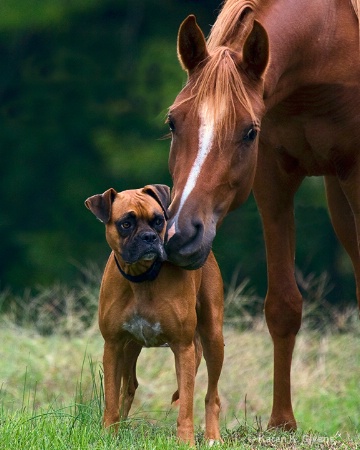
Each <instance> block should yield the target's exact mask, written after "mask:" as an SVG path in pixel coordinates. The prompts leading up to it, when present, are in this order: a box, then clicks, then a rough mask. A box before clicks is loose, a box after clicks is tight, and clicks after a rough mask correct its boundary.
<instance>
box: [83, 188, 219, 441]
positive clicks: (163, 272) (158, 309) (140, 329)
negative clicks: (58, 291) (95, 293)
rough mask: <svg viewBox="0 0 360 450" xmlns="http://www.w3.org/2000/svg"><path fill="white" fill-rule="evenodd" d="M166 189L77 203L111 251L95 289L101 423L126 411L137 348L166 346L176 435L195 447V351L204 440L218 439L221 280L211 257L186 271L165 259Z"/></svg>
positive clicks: (133, 385) (113, 420)
mask: <svg viewBox="0 0 360 450" xmlns="http://www.w3.org/2000/svg"><path fill="white" fill-rule="evenodd" d="M169 203H170V189H169V187H168V186H164V185H148V186H145V187H144V188H142V189H135V190H129V191H123V192H120V193H117V192H116V191H115V190H114V189H109V190H107V191H106V192H104V193H103V194H99V195H94V196H92V197H90V198H88V199H87V200H86V201H85V205H86V206H87V208H89V209H90V211H91V212H93V213H94V214H95V216H96V217H97V218H98V219H100V220H101V221H102V222H103V223H104V224H105V226H106V240H107V242H108V244H109V245H110V247H111V249H112V253H111V254H110V257H109V260H108V262H107V265H106V268H105V272H104V275H103V279H102V283H101V288H100V301H99V325H100V330H101V333H102V335H103V338H104V340H105V345H104V356H103V364H104V385H105V412H104V425H105V426H106V427H109V426H111V425H114V426H115V429H117V424H118V422H119V420H121V419H124V418H126V417H127V416H128V413H129V410H130V407H131V404H132V401H133V399H134V395H135V391H136V388H137V387H138V382H137V379H136V362H137V359H138V356H139V354H140V352H141V349H142V348H143V347H161V346H169V347H170V348H171V350H172V351H173V353H174V356H175V367H176V375H177V383H178V390H177V391H176V392H175V393H174V395H173V397H172V402H174V401H177V400H178V401H179V414H178V420H177V435H178V437H179V439H180V440H182V441H185V442H188V443H189V444H190V445H195V440H194V424H193V396H194V382H195V375H196V371H197V368H198V366H199V364H200V360H201V356H202V352H203V353H204V357H205V360H206V365H207V371H208V388H207V393H206V398H205V438H206V439H207V440H208V441H209V443H210V444H211V443H213V442H215V441H220V440H221V438H220V432H219V411H220V399H219V395H218V389H217V385H218V380H219V376H220V373H221V369H222V364H223V357H224V341H223V334H222V325H223V283H222V278H221V275H220V270H219V267H218V265H217V263H216V260H215V257H214V255H213V254H212V253H210V255H209V257H208V259H207V261H206V262H205V264H204V266H203V267H202V268H200V269H198V270H194V271H187V270H184V269H182V268H180V267H177V266H174V265H173V264H171V263H170V262H168V261H166V255H165V251H164V239H165V234H166V218H167V215H166V211H167V208H168V206H169Z"/></svg>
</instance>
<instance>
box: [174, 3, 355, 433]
mask: <svg viewBox="0 0 360 450" xmlns="http://www.w3.org/2000/svg"><path fill="white" fill-rule="evenodd" d="M359 10H360V1H359V0H227V1H226V2H225V3H224V5H223V7H222V9H221V11H220V13H219V15H218V17H217V19H216V21H215V23H214V25H213V26H212V28H211V31H210V34H209V36H208V38H207V39H205V37H204V34H203V32H202V31H201V29H200V27H199V26H198V24H197V22H196V18H195V17H194V16H193V15H190V16H189V17H187V18H186V19H185V20H184V22H183V23H182V24H181V25H180V28H179V32H178V39H177V51H178V58H179V60H180V63H181V65H182V67H183V69H184V70H185V71H186V72H187V74H188V77H187V82H186V84H185V86H184V87H183V89H182V90H181V91H180V92H179V94H178V95H177V97H176V99H175V101H174V103H173V104H172V106H171V107H170V108H169V111H168V117H167V122H168V126H169V128H170V131H171V145H170V153H169V170H170V173H171V176H172V178H173V191H172V202H171V205H170V209H169V223H168V237H167V244H166V251H167V255H168V258H169V259H170V260H171V261H172V262H173V263H175V264H178V265H180V266H182V267H184V268H186V269H189V270H191V269H196V268H198V267H200V266H201V265H202V264H204V261H205V260H206V258H207V256H208V254H209V251H210V249H211V246H212V242H213V239H214V237H215V234H216V230H217V228H218V227H219V226H220V225H221V222H222V220H223V219H224V217H225V216H226V214H227V213H228V212H229V211H231V210H233V209H234V208H237V207H238V206H239V205H241V204H242V203H243V202H245V200H246V199H247V197H248V196H249V194H250V192H251V191H253V194H254V197H255V201H256V203H257V206H258V210H259V213H260V216H261V219H262V224H263V232H264V239H265V246H266V261H267V277H268V280H267V281H268V288H267V294H266V298H265V307H264V309H265V317H266V323H267V326H268V329H269V332H270V335H271V338H272V342H273V348H274V373H273V406H272V411H271V415H270V419H269V422H268V426H269V427H270V428H272V427H279V428H282V429H284V430H293V429H296V428H297V423H296V419H295V417H294V412H293V408H292V400H291V376H290V373H291V361H292V355H293V349H294V345H295V340H296V335H297V333H298V331H299V329H300V326H301V315H302V296H301V293H300V292H299V289H298V287H297V283H296V280H295V276H294V272H295V267H294V264H295V261H294V260H295V225H294V195H295V193H296V191H297V190H298V188H299V186H300V185H301V183H302V181H303V180H304V178H305V177H307V176H323V177H324V180H325V189H326V197H327V203H328V207H329V210H330V217H331V221H332V224H333V227H334V230H335V232H336V235H337V236H338V238H339V240H340V242H341V243H342V245H343V246H344V248H345V250H346V251H347V253H348V254H349V256H350V258H351V261H352V265H353V268H354V273H355V280H356V294H357V299H358V302H359V306H360V252H359V246H360V50H359V18H358V14H359Z"/></svg>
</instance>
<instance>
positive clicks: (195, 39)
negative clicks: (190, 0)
mask: <svg viewBox="0 0 360 450" xmlns="http://www.w3.org/2000/svg"><path fill="white" fill-rule="evenodd" d="M177 52H178V58H179V61H180V64H181V66H182V67H183V69H184V70H186V71H188V73H189V74H191V73H192V72H193V71H194V69H195V68H196V67H197V66H198V64H199V63H201V62H202V61H204V59H205V58H207V56H208V51H207V48H206V40H205V37H204V34H203V32H202V31H201V29H200V27H199V25H198V24H197V23H196V18H195V16H194V15H192V14H191V15H190V16H188V17H187V18H186V19H185V20H184V21H183V23H182V24H181V25H180V28H179V33H178V40H177Z"/></svg>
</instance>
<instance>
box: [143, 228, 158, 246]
mask: <svg viewBox="0 0 360 450" xmlns="http://www.w3.org/2000/svg"><path fill="white" fill-rule="evenodd" d="M140 237H141V239H142V240H143V241H144V242H146V243H148V244H152V243H153V242H155V241H156V239H157V234H156V233H154V232H152V231H146V232H144V233H142V234H141V236H140Z"/></svg>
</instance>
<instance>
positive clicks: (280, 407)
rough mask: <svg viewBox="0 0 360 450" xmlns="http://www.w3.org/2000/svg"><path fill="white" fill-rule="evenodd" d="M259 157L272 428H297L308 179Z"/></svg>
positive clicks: (257, 182)
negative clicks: (300, 195) (299, 239)
mask: <svg viewBox="0 0 360 450" xmlns="http://www.w3.org/2000/svg"><path fill="white" fill-rule="evenodd" d="M270 159H271V158H269V160H266V158H265V157H264V156H259V164H258V172H257V175H256V180H255V184H254V194H255V198H256V201H257V204H258V208H259V211H260V214H261V217H262V221H263V229H264V237H265V244H266V257H267V273H268V291H267V295H266V299H265V316H266V322H267V326H268V328H269V332H270V335H271V337H272V340H273V345H274V385H273V408H272V412H271V417H270V420H269V425H268V426H269V428H272V427H277V428H283V429H285V430H294V429H296V427H297V425H296V420H295V417H294V413H293V409H292V402H291V362H292V355H293V350H294V346H295V340H296V335H297V333H298V331H299V329H300V325H301V315H302V296H301V294H300V292H299V290H298V287H297V284H296V280H295V274H294V273H295V267H294V258H295V224H294V212H293V211H294V195H295V192H296V190H297V189H298V187H299V185H300V183H301V181H302V180H303V177H302V176H301V175H298V176H295V177H291V178H290V176H288V175H287V174H286V172H285V171H282V170H281V169H280V168H279V166H278V165H277V164H276V162H274V161H271V160H270Z"/></svg>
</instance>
